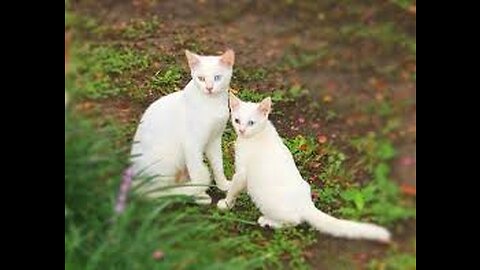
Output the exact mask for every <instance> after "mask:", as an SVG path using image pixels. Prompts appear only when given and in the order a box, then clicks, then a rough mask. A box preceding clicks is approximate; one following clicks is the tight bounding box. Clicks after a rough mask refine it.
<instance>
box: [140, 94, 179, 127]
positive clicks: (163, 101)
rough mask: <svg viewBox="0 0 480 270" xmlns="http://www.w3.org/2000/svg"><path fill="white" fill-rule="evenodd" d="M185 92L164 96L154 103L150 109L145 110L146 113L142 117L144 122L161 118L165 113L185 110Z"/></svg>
mask: <svg viewBox="0 0 480 270" xmlns="http://www.w3.org/2000/svg"><path fill="white" fill-rule="evenodd" d="M183 95H184V91H183V90H182V91H177V92H174V93H171V94H168V95H166V96H163V97H161V98H159V99H157V100H156V101H154V102H153V103H152V104H150V106H148V108H147V109H146V110H145V113H144V114H143V116H142V121H143V120H147V121H148V119H151V118H154V117H161V115H162V114H163V113H166V112H174V111H180V110H182V108H184V105H183V103H184V98H183Z"/></svg>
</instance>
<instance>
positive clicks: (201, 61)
mask: <svg viewBox="0 0 480 270" xmlns="http://www.w3.org/2000/svg"><path fill="white" fill-rule="evenodd" d="M185 55H186V56H187V60H188V65H189V67H190V71H191V74H192V79H193V81H194V83H195V85H196V86H197V88H198V89H201V90H202V92H203V93H204V94H206V95H210V96H213V95H216V94H218V93H221V92H226V91H227V90H228V88H229V85H230V78H231V77H232V69H233V64H234V62H235V53H234V52H233V51H232V50H227V51H226V52H225V53H224V54H222V55H221V56H201V55H197V54H194V53H191V52H190V51H188V50H186V51H185Z"/></svg>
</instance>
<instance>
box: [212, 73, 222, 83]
mask: <svg viewBox="0 0 480 270" xmlns="http://www.w3.org/2000/svg"><path fill="white" fill-rule="evenodd" d="M221 78H222V75H215V77H213V79H214V80H215V81H216V82H218V81H220V79H221Z"/></svg>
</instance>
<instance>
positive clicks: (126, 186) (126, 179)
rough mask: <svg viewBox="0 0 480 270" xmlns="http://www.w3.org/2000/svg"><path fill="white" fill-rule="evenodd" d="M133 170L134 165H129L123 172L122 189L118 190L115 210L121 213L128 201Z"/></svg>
mask: <svg viewBox="0 0 480 270" xmlns="http://www.w3.org/2000/svg"><path fill="white" fill-rule="evenodd" d="M132 179H133V170H132V167H128V168H127V169H126V170H125V171H124V172H123V177H122V183H121V184H120V190H119V192H118V197H117V202H116V204H115V212H116V213H117V214H121V213H122V212H123V211H124V210H125V205H126V203H127V195H128V191H129V190H130V186H131V185H132Z"/></svg>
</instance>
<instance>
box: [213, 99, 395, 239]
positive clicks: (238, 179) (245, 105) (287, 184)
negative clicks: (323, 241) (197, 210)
mask: <svg viewBox="0 0 480 270" xmlns="http://www.w3.org/2000/svg"><path fill="white" fill-rule="evenodd" d="M230 108H231V119H232V125H233V127H234V129H235V131H236V133H237V140H236V142H235V175H234V176H233V179H232V184H231V187H230V189H229V190H228V193H227V197H226V198H225V199H223V200H220V201H219V202H218V204H217V206H218V207H219V208H220V209H227V208H231V207H233V205H234V202H235V198H236V197H237V196H238V194H240V192H242V191H243V190H244V189H247V191H248V194H249V195H250V197H251V199H252V201H253V202H254V203H255V205H256V206H257V207H258V208H259V209H260V212H261V213H262V214H263V216H261V217H260V218H259V219H258V223H259V224H260V225H261V226H269V227H272V228H280V227H282V226H286V225H290V226H296V225H298V224H300V223H302V222H307V223H309V224H310V225H312V226H313V227H315V228H316V229H318V230H319V231H321V232H324V233H327V234H330V235H333V236H338V237H346V238H353V239H355V238H358V239H360V238H363V239H370V240H377V241H381V242H388V241H390V233H389V232H388V231H387V230H386V229H385V228H383V227H380V226H377V225H374V224H368V223H360V222H355V221H349V220H342V219H337V218H335V217H332V216H329V215H327V214H325V213H323V212H321V211H320V210H318V209H317V208H316V207H315V205H314V203H313V201H312V199H311V193H310V186H309V184H308V183H307V182H306V181H304V180H303V178H302V176H301V175H300V173H299V171H298V169H297V167H296V165H295V162H294V160H293V157H292V154H291V153H290V151H289V150H288V148H287V147H286V146H285V145H284V144H283V142H282V139H281V138H280V136H279V135H278V133H277V131H276V130H275V127H274V126H273V125H272V123H271V122H270V121H269V120H268V114H269V113H270V110H271V99H270V98H266V99H264V100H263V101H262V102H261V103H259V104H256V103H250V102H243V101H241V100H240V99H238V98H236V97H235V96H234V95H233V94H231V96H230ZM249 121H253V124H252V122H250V123H249Z"/></svg>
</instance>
